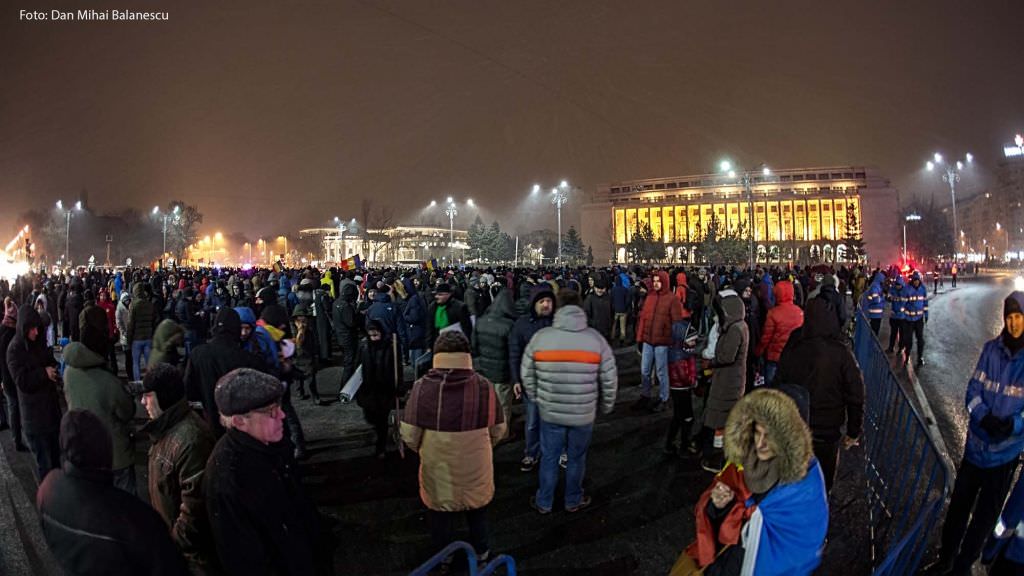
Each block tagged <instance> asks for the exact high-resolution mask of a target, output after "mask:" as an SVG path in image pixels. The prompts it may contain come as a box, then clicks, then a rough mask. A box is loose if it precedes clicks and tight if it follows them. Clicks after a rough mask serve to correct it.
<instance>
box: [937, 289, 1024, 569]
mask: <svg viewBox="0 0 1024 576" xmlns="http://www.w3.org/2000/svg"><path fill="white" fill-rule="evenodd" d="M1022 349H1024V292H1020V291H1015V292H1013V293H1012V294H1010V295H1009V296H1008V297H1007V298H1006V300H1004V301H1003V330H1002V332H1001V333H1000V334H999V335H998V336H996V337H995V338H993V339H992V340H989V341H988V342H986V343H985V347H984V348H982V350H981V357H980V358H978V364H977V367H976V368H975V369H974V374H973V375H972V376H971V379H970V381H969V382H968V383H967V395H966V397H965V398H964V402H965V403H966V405H967V415H968V426H967V444H966V446H965V447H964V458H963V460H962V461H961V462H960V467H959V469H958V470H957V473H956V484H955V485H954V486H953V495H952V497H951V498H950V501H949V509H948V510H947V511H946V521H945V524H944V525H943V526H942V546H941V548H940V549H939V560H938V561H937V562H936V563H935V564H934V565H933V566H932V567H930V568H929V573H933V574H965V575H966V574H970V573H971V566H973V565H974V562H975V561H976V560H977V559H978V557H979V556H980V555H981V551H982V546H983V545H984V542H985V537H986V536H987V535H988V534H989V533H990V532H992V529H993V528H995V526H996V521H997V519H998V518H999V511H1000V509H1001V508H1002V506H1003V502H1004V501H1005V500H1006V494H1007V492H1009V491H1010V486H1011V484H1012V483H1013V477H1014V476H1015V475H1016V472H1017V468H1018V466H1019V462H1020V453H1021V450H1022V449H1024V416H1022V412H1024V354H1021V350H1022Z"/></svg>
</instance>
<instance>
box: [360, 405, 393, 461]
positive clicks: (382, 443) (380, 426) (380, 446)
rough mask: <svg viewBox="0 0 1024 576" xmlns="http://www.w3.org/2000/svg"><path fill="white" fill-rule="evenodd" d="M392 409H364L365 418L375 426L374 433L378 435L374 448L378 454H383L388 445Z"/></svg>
mask: <svg viewBox="0 0 1024 576" xmlns="http://www.w3.org/2000/svg"><path fill="white" fill-rule="evenodd" d="M389 413H390V411H379V410H367V409H365V408H364V409H363V418H365V419H366V422H367V424H369V425H370V426H373V433H374V434H376V435H377V438H376V444H375V445H374V448H375V450H376V452H375V453H376V454H383V453H384V451H385V450H386V449H387V445H388V414H389Z"/></svg>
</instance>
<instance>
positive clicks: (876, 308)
mask: <svg viewBox="0 0 1024 576" xmlns="http://www.w3.org/2000/svg"><path fill="white" fill-rule="evenodd" d="M861 306H862V307H863V308H864V313H865V314H867V316H868V318H870V319H872V320H875V319H879V318H881V317H882V314H883V313H884V312H885V301H884V299H883V296H882V273H881V272H875V276H874V277H873V278H872V279H871V285H870V286H868V291H867V292H865V293H864V301H863V303H862V304H861Z"/></svg>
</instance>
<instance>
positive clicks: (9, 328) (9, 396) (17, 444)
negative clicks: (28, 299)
mask: <svg viewBox="0 0 1024 576" xmlns="http://www.w3.org/2000/svg"><path fill="white" fill-rule="evenodd" d="M17 332H18V306H17V305H16V304H15V303H14V299H12V298H11V297H10V296H8V297H6V298H4V316H3V322H2V324H0V386H2V387H3V394H4V401H5V403H6V406H5V408H6V415H7V425H8V426H10V428H11V433H12V434H13V435H14V448H15V449H16V450H17V451H18V452H27V451H28V446H25V436H24V435H23V434H22V429H21V408H20V406H19V405H18V387H17V386H15V385H14V377H13V376H12V375H11V371H10V370H8V369H7V347H8V346H10V344H11V340H13V339H14V335H15V334H17ZM0 428H2V427H0Z"/></svg>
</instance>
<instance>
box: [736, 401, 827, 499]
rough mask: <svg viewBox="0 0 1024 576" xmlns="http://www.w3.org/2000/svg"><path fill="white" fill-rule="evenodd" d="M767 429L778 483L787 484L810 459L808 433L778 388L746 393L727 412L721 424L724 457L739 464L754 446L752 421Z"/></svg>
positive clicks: (800, 473)
mask: <svg viewBox="0 0 1024 576" xmlns="http://www.w3.org/2000/svg"><path fill="white" fill-rule="evenodd" d="M755 422H759V423H761V425H763V426H765V427H766V428H767V429H768V441H769V443H770V444H771V445H772V448H774V450H775V453H776V454H777V456H776V457H775V460H776V461H777V463H778V467H779V470H778V472H779V482H780V483H782V484H788V483H791V482H796V481H797V480H800V479H801V478H803V477H804V476H805V475H806V474H807V466H808V464H809V463H810V460H811V454H812V448H811V432H810V430H808V428H807V425H806V424H804V421H803V420H802V419H801V418H800V412H799V410H798V409H797V407H796V403H794V402H793V400H792V399H791V398H790V397H789V396H787V395H786V394H784V393H783V392H780V391H778V390H773V389H761V390H755V391H754V392H751V393H750V394H747V395H746V396H744V397H743V398H741V399H740V400H739V402H737V403H736V406H735V407H733V409H732V411H731V412H729V419H728V420H727V421H726V424H725V457H726V459H727V460H729V461H730V462H734V463H741V462H743V461H744V456H745V455H746V454H747V452H748V451H750V450H753V446H754V423H755Z"/></svg>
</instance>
